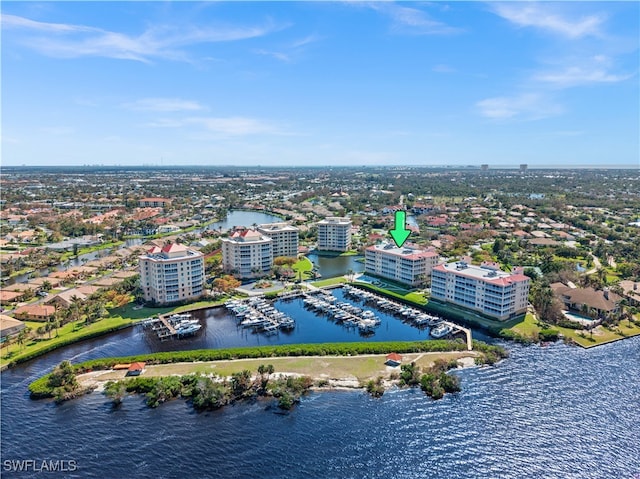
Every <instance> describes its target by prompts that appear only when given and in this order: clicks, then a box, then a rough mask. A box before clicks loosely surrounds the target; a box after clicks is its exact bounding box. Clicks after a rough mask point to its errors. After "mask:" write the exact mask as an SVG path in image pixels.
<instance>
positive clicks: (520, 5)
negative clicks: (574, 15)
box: [492, 2, 605, 38]
mask: <svg viewBox="0 0 640 479" xmlns="http://www.w3.org/2000/svg"><path fill="white" fill-rule="evenodd" d="M492 6H493V11H494V12H495V13H496V14H497V15H499V16H501V17H502V18H504V19H505V20H508V21H510V22H511V23H514V24H516V25H518V26H520V27H535V28H540V29H542V30H547V31H551V32H554V33H558V34H560V35H563V36H566V37H569V38H581V37H585V36H598V35H599V34H600V26H601V25H602V23H603V22H604V21H605V16H604V15H602V14H593V15H587V16H583V17H581V18H578V19H568V18H565V17H563V16H561V15H560V14H558V13H556V12H554V11H553V9H554V8H555V7H556V6H555V5H554V4H544V5H541V4H537V3H529V2H504V3H503V2H499V3H495V4H493V5H492Z"/></svg>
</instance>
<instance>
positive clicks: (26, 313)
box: [14, 304, 56, 321]
mask: <svg viewBox="0 0 640 479" xmlns="http://www.w3.org/2000/svg"><path fill="white" fill-rule="evenodd" d="M55 312H56V308H55V307H54V306H50V305H44V304H28V305H25V306H21V307H19V308H18V309H16V310H15V312H14V315H15V316H16V318H20V319H23V320H26V319H29V320H31V321H49V320H50V319H51V318H52V317H53V315H54V314H55Z"/></svg>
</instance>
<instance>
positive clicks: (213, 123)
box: [143, 116, 291, 139]
mask: <svg viewBox="0 0 640 479" xmlns="http://www.w3.org/2000/svg"><path fill="white" fill-rule="evenodd" d="M143 126H149V127H155V128H183V127H188V128H190V129H191V128H193V127H194V126H199V127H201V128H202V129H203V130H204V131H205V132H206V133H209V134H214V135H216V136H217V137H235V136H250V135H290V134H291V133H290V132H287V131H285V130H283V129H282V128H281V127H279V126H278V125H276V124H274V123H272V122H269V121H265V120H261V119H258V118H248V117H243V116H231V117H189V118H182V119H168V118H160V119H157V120H155V121H152V122H150V123H146V124H145V125H143ZM191 133H192V134H198V132H194V131H191ZM198 137H199V138H205V139H207V138H211V136H207V135H199V136H198Z"/></svg>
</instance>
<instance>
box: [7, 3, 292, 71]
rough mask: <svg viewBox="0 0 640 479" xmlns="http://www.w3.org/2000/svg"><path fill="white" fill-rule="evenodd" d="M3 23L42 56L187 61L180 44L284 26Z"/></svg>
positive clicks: (10, 18)
mask: <svg viewBox="0 0 640 479" xmlns="http://www.w3.org/2000/svg"><path fill="white" fill-rule="evenodd" d="M2 25H3V28H5V29H17V30H20V31H25V32H27V33H30V34H34V35H33V36H27V37H26V38H23V39H22V41H23V42H24V44H25V45H26V46H28V47H30V48H33V49H34V50H36V51H38V52H40V53H42V54H43V55H48V56H52V57H57V58H79V57H86V56H94V57H107V58H117V59H126V60H135V61H140V62H150V61H151V60H152V59H154V58H165V59H171V60H179V61H188V55H187V54H186V52H184V51H183V50H181V48H183V47H186V46H189V45H196V44H202V43H215V42H228V41H235V40H243V39H249V38H256V37H261V36H264V35H267V34H269V33H271V32H273V31H276V30H279V29H282V28H284V26H276V25H274V24H272V23H270V22H269V23H267V24H266V25H264V26H256V27H241V26H216V27H213V26H207V27H200V26H195V25H191V24H189V25H173V26H156V27H152V28H147V29H146V30H145V31H144V32H142V33H141V34H140V35H129V34H125V33H119V32H112V31H107V30H103V29H100V28H94V27H89V26H84V25H72V24H60V23H44V22H36V21H33V20H30V19H28V18H23V17H18V16H15V15H3V16H2Z"/></svg>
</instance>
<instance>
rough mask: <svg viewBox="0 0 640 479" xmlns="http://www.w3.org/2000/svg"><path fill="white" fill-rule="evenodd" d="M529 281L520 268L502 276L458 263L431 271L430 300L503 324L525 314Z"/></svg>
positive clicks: (492, 268)
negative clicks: (487, 317)
mask: <svg viewBox="0 0 640 479" xmlns="http://www.w3.org/2000/svg"><path fill="white" fill-rule="evenodd" d="M529 282H530V281H529V277H528V276H525V275H524V274H522V268H516V269H515V270H514V272H513V273H506V272H504V271H500V270H499V269H496V267H495V266H493V265H483V266H474V265H471V264H468V263H467V262H465V261H459V262H455V263H447V264H441V265H438V266H436V267H435V268H433V271H432V272H431V298H432V299H436V300H440V301H445V302H448V303H453V304H456V305H458V306H462V307H465V308H468V309H471V310H474V311H479V312H481V313H482V314H484V315H486V316H490V317H492V318H495V319H498V320H500V321H504V320H507V319H510V318H512V317H514V316H517V315H519V314H522V313H526V311H527V304H528V299H527V298H528V296H529Z"/></svg>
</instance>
